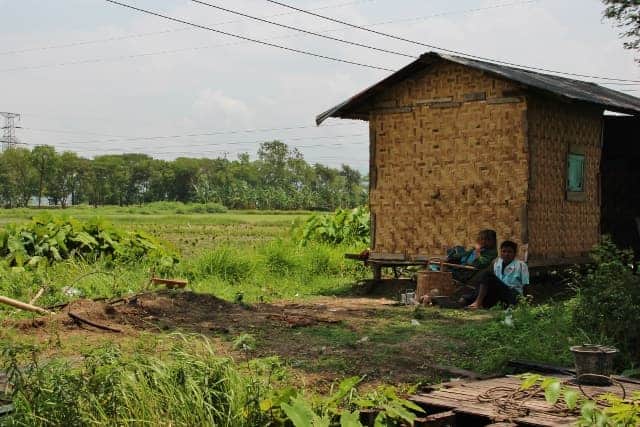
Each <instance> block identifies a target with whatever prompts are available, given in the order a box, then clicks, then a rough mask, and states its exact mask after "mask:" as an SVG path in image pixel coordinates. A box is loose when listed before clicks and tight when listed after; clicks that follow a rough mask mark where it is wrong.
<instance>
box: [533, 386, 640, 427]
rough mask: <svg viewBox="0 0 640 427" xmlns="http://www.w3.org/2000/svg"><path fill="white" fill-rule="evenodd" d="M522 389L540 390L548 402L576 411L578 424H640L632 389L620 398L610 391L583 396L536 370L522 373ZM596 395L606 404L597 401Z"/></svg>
mask: <svg viewBox="0 0 640 427" xmlns="http://www.w3.org/2000/svg"><path fill="white" fill-rule="evenodd" d="M522 379H523V381H522V384H521V385H520V388H521V389H522V390H526V391H529V392H530V393H531V392H532V390H533V392H542V393H544V397H545V400H546V401H547V402H548V403H550V404H552V405H560V406H563V407H565V408H566V409H567V410H569V411H574V412H576V411H578V410H579V414H580V417H579V419H578V422H577V425H578V426H584V427H587V426H599V427H632V426H637V425H640V392H634V393H632V394H631V396H627V397H626V399H623V398H622V397H620V396H617V395H615V394H611V393H605V394H602V395H599V396H591V397H589V396H585V395H584V394H582V393H581V392H579V391H578V390H577V389H575V388H573V387H566V386H564V385H563V384H562V382H561V381H560V380H559V379H557V378H553V377H544V376H542V375H538V374H524V375H523V376H522ZM591 398H596V399H598V400H599V401H600V402H604V403H605V404H606V405H604V406H603V405H598V404H597V403H596V402H594V401H593V400H591Z"/></svg>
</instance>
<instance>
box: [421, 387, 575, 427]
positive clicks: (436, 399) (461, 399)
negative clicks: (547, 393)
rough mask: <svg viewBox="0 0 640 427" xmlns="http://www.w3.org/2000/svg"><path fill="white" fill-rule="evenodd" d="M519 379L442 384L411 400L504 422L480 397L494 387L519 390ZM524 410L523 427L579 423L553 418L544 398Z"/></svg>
mask: <svg viewBox="0 0 640 427" xmlns="http://www.w3.org/2000/svg"><path fill="white" fill-rule="evenodd" d="M568 378H571V377H569V376H560V377H559V378H558V379H560V380H566V379H568ZM520 381H521V380H520V379H519V378H518V377H514V376H511V377H502V378H495V379H489V380H482V381H470V382H463V383H459V384H451V383H447V384H443V387H442V388H440V389H437V390H434V391H432V392H430V393H422V394H420V395H417V396H413V397H412V398H411V400H412V401H414V402H416V403H417V404H419V405H422V406H425V407H427V408H428V407H430V406H435V407H439V408H448V409H449V410H450V411H452V412H454V413H461V414H467V415H469V416H479V417H486V418H489V419H491V420H495V421H502V420H505V419H507V418H508V417H507V416H506V415H504V414H501V413H500V412H499V409H498V408H496V407H495V406H494V405H493V404H492V403H491V402H480V401H478V396H479V395H481V394H482V393H485V392H487V391H488V390H490V389H491V388H493V387H498V386H499V387H511V388H514V390H515V389H516V388H518V387H519V386H520ZM523 408H524V409H526V410H528V411H529V413H528V415H526V416H523V417H518V418H515V419H514V420H513V421H517V422H518V423H520V424H528V425H533V426H562V425H571V424H573V423H574V422H575V421H576V418H575V417H573V416H565V415H563V414H560V413H558V414H554V413H553V412H550V411H553V406H551V405H549V404H548V403H547V402H546V401H545V400H544V399H543V398H542V397H540V398H536V399H533V400H530V401H526V402H523Z"/></svg>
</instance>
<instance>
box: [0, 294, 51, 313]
mask: <svg viewBox="0 0 640 427" xmlns="http://www.w3.org/2000/svg"><path fill="white" fill-rule="evenodd" d="M0 303H2V304H7V305H10V306H12V307H15V308H19V309H20V310H26V311H33V312H36V313H39V314H53V313H51V312H50V311H47V310H45V309H44V308H41V307H37V306H35V305H31V304H27V303H26V302H22V301H18V300H15V299H12V298H8V297H5V296H1V295H0Z"/></svg>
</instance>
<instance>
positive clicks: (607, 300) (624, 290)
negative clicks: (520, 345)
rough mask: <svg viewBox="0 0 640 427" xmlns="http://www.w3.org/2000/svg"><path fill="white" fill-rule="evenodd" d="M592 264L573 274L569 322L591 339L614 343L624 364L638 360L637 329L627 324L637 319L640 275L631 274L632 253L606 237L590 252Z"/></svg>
mask: <svg viewBox="0 0 640 427" xmlns="http://www.w3.org/2000/svg"><path fill="white" fill-rule="evenodd" d="M592 258H593V261H594V263H593V265H592V266H591V267H590V268H589V269H588V270H587V271H586V272H585V273H574V275H573V283H574V286H575V287H576V289H577V297H576V301H575V305H574V306H573V313H572V320H573V325H574V326H575V328H577V329H580V330H583V331H585V332H588V334H589V336H590V337H591V338H592V340H595V341H598V342H601V343H603V344H604V343H609V344H613V345H615V346H616V347H618V348H619V349H620V350H621V353H622V356H623V359H625V361H626V362H630V361H634V360H635V361H637V360H638V358H639V357H640V330H638V328H630V327H629V325H633V324H636V323H638V321H639V319H640V317H639V313H640V276H639V275H638V274H637V273H635V272H634V271H633V268H632V261H633V253H632V252H631V251H622V250H619V249H618V248H617V247H616V246H615V244H614V243H613V242H612V241H611V239H609V238H605V239H604V240H603V242H602V243H601V244H600V245H599V246H597V247H596V248H595V249H594V250H593V252H592Z"/></svg>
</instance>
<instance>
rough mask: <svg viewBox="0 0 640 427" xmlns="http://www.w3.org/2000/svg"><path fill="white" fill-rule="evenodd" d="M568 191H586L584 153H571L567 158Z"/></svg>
mask: <svg viewBox="0 0 640 427" xmlns="http://www.w3.org/2000/svg"><path fill="white" fill-rule="evenodd" d="M567 163H568V165H567V191H569V192H572V193H579V192H583V191H584V154H575V153H570V154H569V158H568V159H567Z"/></svg>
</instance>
